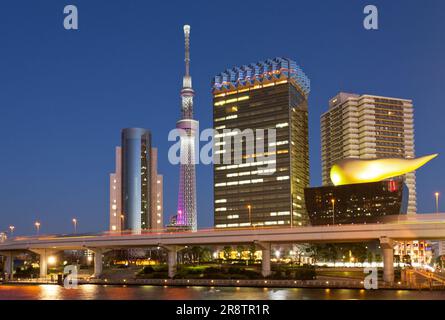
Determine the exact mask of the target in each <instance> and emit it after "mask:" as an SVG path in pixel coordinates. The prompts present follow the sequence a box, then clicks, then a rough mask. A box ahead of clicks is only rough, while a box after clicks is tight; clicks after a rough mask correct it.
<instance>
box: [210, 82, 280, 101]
mask: <svg viewBox="0 0 445 320" xmlns="http://www.w3.org/2000/svg"><path fill="white" fill-rule="evenodd" d="M287 82H288V80H280V81H276V82H270V83H266V84H263V85H261V84H256V85H255V86H253V87H249V88H244V89H239V90H235V91H228V92H224V93H218V94H215V98H220V97H225V96H229V95H232V94H237V93H243V92H247V91H251V90H257V89H261V88H266V87H272V86H275V85H279V84H283V83H287Z"/></svg>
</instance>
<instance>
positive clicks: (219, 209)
mask: <svg viewBox="0 0 445 320" xmlns="http://www.w3.org/2000/svg"><path fill="white" fill-rule="evenodd" d="M215 211H227V208H216V209H215Z"/></svg>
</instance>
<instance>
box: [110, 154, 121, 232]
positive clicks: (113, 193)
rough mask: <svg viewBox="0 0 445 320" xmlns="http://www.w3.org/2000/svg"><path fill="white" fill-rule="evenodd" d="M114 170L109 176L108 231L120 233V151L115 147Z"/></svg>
mask: <svg viewBox="0 0 445 320" xmlns="http://www.w3.org/2000/svg"><path fill="white" fill-rule="evenodd" d="M115 157H116V168H115V172H114V173H111V174H110V203H109V208H110V226H109V227H110V229H109V230H110V231H121V230H122V220H123V218H124V216H123V213H122V182H121V179H122V171H121V167H122V149H121V147H116V155H115Z"/></svg>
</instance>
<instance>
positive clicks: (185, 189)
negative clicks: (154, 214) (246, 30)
mask: <svg viewBox="0 0 445 320" xmlns="http://www.w3.org/2000/svg"><path fill="white" fill-rule="evenodd" d="M184 36H185V75H184V78H183V82H182V90H181V100H182V106H181V114H182V117H181V120H179V121H178V122H177V124H176V128H178V129H179V130H180V132H181V162H180V173H179V194H178V211H177V217H176V225H177V226H181V227H185V228H187V229H190V230H192V231H196V229H197V219H196V176H195V144H194V143H195V134H196V130H197V128H198V121H196V120H193V96H194V94H195V92H194V91H193V89H192V77H191V76H190V26H189V25H185V26H184Z"/></svg>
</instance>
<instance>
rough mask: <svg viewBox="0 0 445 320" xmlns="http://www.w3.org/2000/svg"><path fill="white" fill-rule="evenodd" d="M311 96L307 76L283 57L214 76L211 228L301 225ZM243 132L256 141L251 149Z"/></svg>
mask: <svg viewBox="0 0 445 320" xmlns="http://www.w3.org/2000/svg"><path fill="white" fill-rule="evenodd" d="M309 92H310V81H309V79H308V77H307V76H306V75H305V74H304V73H303V71H302V70H301V68H300V67H299V66H298V65H297V64H296V62H295V61H293V60H290V59H287V58H274V59H268V60H265V61H260V62H258V63H253V64H250V65H244V66H240V67H234V68H232V69H228V70H226V71H224V72H222V73H220V74H218V75H217V76H215V78H214V81H213V90H212V93H213V124H214V129H215V133H216V134H215V137H214V156H215V157H214V168H213V169H214V175H213V176H214V225H215V227H216V228H238V227H251V226H260V227H261V226H267V227H271V226H282V227H289V226H301V225H306V224H307V222H308V219H307V214H306V209H305V203H304V188H306V187H307V186H308V185H309V143H308V102H307V99H308V95H309ZM249 132H250V133H253V134H254V137H253V138H252V139H250V146H249V145H248V144H249V143H248V141H247V140H248V139H249V138H248V137H246V136H245V135H246V133H247V134H248V133H249ZM261 132H262V134H261ZM243 136H244V137H243ZM237 139H239V140H238V141H241V144H239V147H237V144H236V143H235V142H234V141H236V140H237ZM243 141H244V142H243ZM253 141H255V143H253ZM232 142H233V143H232ZM253 144H254V145H255V148H253ZM237 149H239V150H237ZM227 156H229V157H228V158H229V161H227V158H226V157H227Z"/></svg>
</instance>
